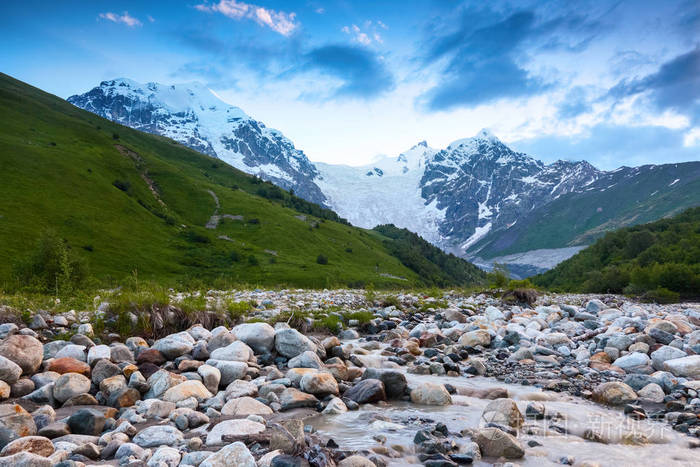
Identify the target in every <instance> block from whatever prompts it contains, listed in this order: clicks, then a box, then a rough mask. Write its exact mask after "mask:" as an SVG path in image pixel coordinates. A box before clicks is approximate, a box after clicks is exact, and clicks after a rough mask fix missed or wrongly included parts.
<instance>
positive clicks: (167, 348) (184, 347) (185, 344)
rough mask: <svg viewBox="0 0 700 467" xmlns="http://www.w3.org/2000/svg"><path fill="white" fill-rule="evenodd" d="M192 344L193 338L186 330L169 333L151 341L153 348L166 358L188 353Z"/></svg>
mask: <svg viewBox="0 0 700 467" xmlns="http://www.w3.org/2000/svg"><path fill="white" fill-rule="evenodd" d="M193 346H194V339H192V336H190V335H189V334H188V333H187V332H180V333H177V334H171V335H169V336H167V337H164V338H162V339H159V340H157V341H156V342H154V343H153V348H154V349H156V350H158V351H160V353H162V354H163V356H165V358H167V359H168V360H174V359H176V358H177V357H179V356H181V355H184V354H186V353H189V352H190V351H192V347H193Z"/></svg>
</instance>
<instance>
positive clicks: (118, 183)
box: [112, 179, 131, 193]
mask: <svg viewBox="0 0 700 467" xmlns="http://www.w3.org/2000/svg"><path fill="white" fill-rule="evenodd" d="M112 185H114V186H115V187H116V188H118V189H120V190H122V191H123V192H124V193H129V192H130V191H131V182H130V181H129V180H119V179H117V180H115V181H113V182H112Z"/></svg>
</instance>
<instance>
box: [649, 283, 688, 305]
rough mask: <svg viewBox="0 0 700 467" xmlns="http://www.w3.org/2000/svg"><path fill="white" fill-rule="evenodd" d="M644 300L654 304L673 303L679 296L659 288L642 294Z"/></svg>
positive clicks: (676, 293)
mask: <svg viewBox="0 0 700 467" xmlns="http://www.w3.org/2000/svg"><path fill="white" fill-rule="evenodd" d="M644 299H645V300H647V301H650V302H656V303H675V302H677V301H679V300H680V294H679V293H678V292H674V291H672V290H668V289H666V288H664V287H659V288H657V289H655V290H650V291H649V292H647V293H646V294H644Z"/></svg>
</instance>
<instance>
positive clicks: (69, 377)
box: [53, 373, 90, 403]
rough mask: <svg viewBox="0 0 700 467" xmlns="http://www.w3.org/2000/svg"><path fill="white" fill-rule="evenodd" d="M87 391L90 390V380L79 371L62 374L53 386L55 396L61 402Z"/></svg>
mask: <svg viewBox="0 0 700 467" xmlns="http://www.w3.org/2000/svg"><path fill="white" fill-rule="evenodd" d="M86 392H90V380H89V379H88V378H87V377H85V376H83V375H81V374H78V373H66V374H64V375H61V376H60V377H59V378H58V379H57V380H56V383H55V384H54V387H53V397H54V399H56V400H57V401H58V402H61V403H63V402H65V401H67V400H68V399H70V398H71V397H74V396H77V395H79V394H85V393H86Z"/></svg>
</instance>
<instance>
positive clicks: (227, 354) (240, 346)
mask: <svg viewBox="0 0 700 467" xmlns="http://www.w3.org/2000/svg"><path fill="white" fill-rule="evenodd" d="M253 355H254V354H253V350H252V349H251V348H250V347H248V346H247V345H246V344H245V343H243V342H241V341H234V342H231V343H230V344H229V345H227V346H226V347H220V348H218V349H216V350H214V351H212V352H211V359H213V360H226V361H234V362H247V361H249V360H251V359H252V358H253Z"/></svg>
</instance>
